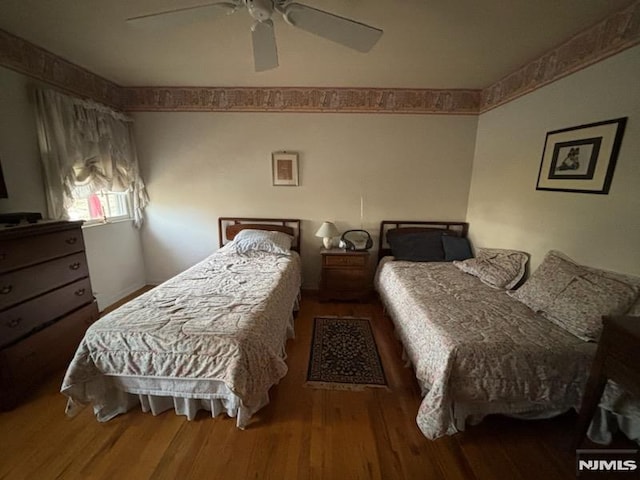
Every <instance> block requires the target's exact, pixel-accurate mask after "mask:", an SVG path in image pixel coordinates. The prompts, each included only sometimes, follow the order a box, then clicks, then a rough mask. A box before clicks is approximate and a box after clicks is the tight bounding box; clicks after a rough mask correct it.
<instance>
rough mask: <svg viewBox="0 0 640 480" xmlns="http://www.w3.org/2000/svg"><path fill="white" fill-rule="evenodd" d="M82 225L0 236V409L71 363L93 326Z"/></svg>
mask: <svg viewBox="0 0 640 480" xmlns="http://www.w3.org/2000/svg"><path fill="white" fill-rule="evenodd" d="M81 226H82V222H64V221H60V222H43V223H37V224H31V225H20V226H16V227H9V228H6V229H4V230H0V409H2V410H7V409H10V408H13V407H15V406H16V405H17V404H18V402H19V401H20V400H21V399H22V398H23V397H25V396H26V395H28V394H29V393H30V392H31V391H32V390H33V389H34V388H35V387H36V386H37V385H38V383H40V382H41V381H42V380H43V379H44V378H46V377H47V376H48V375H50V374H51V373H52V372H55V371H57V370H59V369H61V368H63V367H64V366H65V365H66V364H67V363H68V362H69V361H70V360H71V358H72V357H73V354H74V352H75V349H76V348H77V346H78V344H79V343H80V340H81V339H82V337H83V335H84V332H85V331H86V329H87V327H88V326H89V325H90V324H91V323H92V322H94V321H95V320H96V319H97V318H98V307H97V304H96V301H95V299H94V298H93V293H92V291H91V282H90V280H89V268H88V266H87V258H86V255H85V251H84V241H83V237H82V229H81Z"/></svg>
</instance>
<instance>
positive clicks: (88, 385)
mask: <svg viewBox="0 0 640 480" xmlns="http://www.w3.org/2000/svg"><path fill="white" fill-rule="evenodd" d="M300 283H301V273H300V258H299V256H298V254H297V253H295V252H292V253H291V255H290V256H285V255H276V254H272V253H263V252H251V253H249V254H246V255H238V254H236V253H235V251H234V249H233V246H232V245H227V247H224V248H222V249H220V250H218V251H217V252H216V253H214V254H213V255H211V256H210V257H208V258H207V259H205V260H203V261H202V262H200V263H198V264H197V265H195V266H194V267H192V268H190V269H188V270H187V271H185V272H183V273H181V274H179V275H177V276H176V277H174V278H172V279H171V280H168V281H167V282H165V283H163V284H162V285H160V286H158V287H156V288H154V289H153V290H151V291H149V292H147V293H146V294H144V295H142V296H140V297H138V298H136V299H135V300H133V301H131V302H129V303H127V304H125V305H123V306H122V307H120V308H119V309H117V310H115V311H113V312H111V313H110V314H108V315H106V316H105V317H103V318H101V319H100V320H98V321H97V322H96V323H94V324H93V325H92V326H91V327H90V328H89V329H88V330H87V332H86V334H85V337H84V339H83V340H82V342H81V344H80V346H79V347H78V350H77V352H76V354H75V357H74V359H73V360H72V362H71V364H70V366H69V368H68V370H67V373H66V375H65V378H64V381H63V384H62V388H61V391H62V393H63V394H65V395H66V396H67V397H68V398H69V406H70V407H71V408H70V410H74V407H76V406H77V405H78V404H87V403H93V404H94V410H95V412H96V415H97V416H98V419H99V420H108V419H109V418H111V417H113V416H114V415H115V414H117V413H121V412H120V411H115V412H114V407H113V405H111V404H112V403H113V399H114V398H115V397H117V396H118V395H120V396H121V391H126V392H131V393H135V394H148V395H153V396H155V397H157V396H159V397H176V398H182V399H185V398H186V399H189V398H191V399H216V398H224V399H225V401H226V403H229V402H231V403H233V402H234V401H236V400H239V402H237V403H240V405H239V406H238V405H232V406H228V405H225V406H226V407H227V408H226V411H227V412H228V413H229V412H236V410H237V409H238V408H240V409H242V410H243V411H242V412H241V413H242V420H241V419H240V413H239V414H238V416H239V418H238V426H240V427H243V426H244V424H245V423H246V421H248V418H249V417H250V416H251V415H252V414H253V413H255V412H256V411H257V410H258V409H259V408H261V407H262V406H263V405H264V404H265V402H266V399H268V395H267V392H268V390H269V389H270V387H271V386H273V385H274V384H276V383H278V381H279V380H280V379H281V378H282V377H284V375H285V374H286V372H287V365H286V363H285V343H286V339H287V338H288V337H290V336H293V317H292V310H293V308H294V305H295V303H296V301H297V298H298V295H299V290H300ZM114 389H118V390H119V391H115V390H114ZM141 401H142V400H141ZM142 402H143V404H144V401H142ZM124 403H126V401H125V400H122V402H121V404H124ZM143 406H144V405H143ZM118 408H120V409H124V407H122V405H120V406H119V407H118ZM177 408H178V407H177V406H176V409H177ZM116 410H117V409H116ZM212 411H213V409H212Z"/></svg>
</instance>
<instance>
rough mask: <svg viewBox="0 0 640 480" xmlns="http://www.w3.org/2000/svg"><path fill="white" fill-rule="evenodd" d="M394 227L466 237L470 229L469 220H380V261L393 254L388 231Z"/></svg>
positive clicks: (406, 231)
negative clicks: (436, 231) (388, 240)
mask: <svg viewBox="0 0 640 480" xmlns="http://www.w3.org/2000/svg"><path fill="white" fill-rule="evenodd" d="M394 228H401V229H402V231H403V232H405V233H412V232H424V231H430V230H444V231H446V232H447V234H448V235H455V236H456V237H466V236H467V232H468V231H469V224H468V223H467V222H433V221H425V222H422V221H418V220H383V221H382V222H380V237H379V238H378V261H380V259H381V258H382V257H386V256H387V255H391V248H389V243H387V232H388V231H389V230H392V229H394Z"/></svg>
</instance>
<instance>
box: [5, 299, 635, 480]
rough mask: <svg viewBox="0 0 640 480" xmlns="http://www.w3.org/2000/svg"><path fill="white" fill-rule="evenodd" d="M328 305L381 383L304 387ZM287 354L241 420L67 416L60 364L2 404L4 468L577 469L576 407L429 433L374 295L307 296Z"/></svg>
mask: <svg viewBox="0 0 640 480" xmlns="http://www.w3.org/2000/svg"><path fill="white" fill-rule="evenodd" d="M325 315H327V316H330V315H333V316H354V317H368V318H370V319H371V324H372V327H373V332H374V336H375V338H376V342H377V344H378V349H379V352H380V356H381V360H382V364H383V367H384V371H385V375H386V378H387V382H388V388H366V389H364V390H362V391H340V390H319V389H315V388H309V387H306V386H305V381H306V376H307V367H308V361H309V353H310V352H309V351H310V344H311V334H312V329H313V318H314V317H316V316H325ZM287 354H288V357H287V364H288V367H289V371H288V373H287V375H286V377H284V378H283V379H282V380H281V381H280V383H279V384H278V385H277V386H275V387H274V388H272V389H271V392H270V398H271V402H270V404H269V405H267V406H266V407H265V408H264V409H263V410H261V411H260V412H258V414H257V415H256V416H255V418H254V419H253V420H252V422H251V423H250V424H249V426H248V427H247V429H246V430H244V431H242V430H238V429H237V428H236V420H235V419H233V418H227V417H226V416H221V417H218V418H215V419H212V418H211V417H210V414H209V413H208V412H200V413H199V414H198V416H197V417H196V419H195V420H194V421H191V422H190V421H188V420H186V419H185V418H184V417H182V416H176V415H175V414H174V413H173V412H172V411H168V412H164V413H162V414H160V415H158V416H157V417H154V416H153V415H151V414H150V413H143V412H141V411H140V409H139V408H135V409H134V410H132V411H131V412H129V413H127V414H125V415H120V416H118V417H116V418H115V419H113V420H111V421H109V422H106V423H99V422H97V421H96V419H95V416H94V415H93V412H92V411H91V409H90V408H87V409H85V410H83V411H82V412H80V414H79V415H77V416H76V417H74V418H71V419H70V418H67V417H66V416H65V414H64V406H65V399H64V397H63V396H62V395H60V393H59V387H60V382H61V379H62V375H63V372H59V373H58V374H57V375H56V376H55V377H52V378H51V379H50V381H48V382H47V383H46V384H45V385H44V386H43V387H42V388H41V389H40V390H39V391H38V392H37V393H36V394H35V395H34V396H33V397H32V398H30V399H28V400H27V401H26V402H25V403H24V404H23V405H20V406H19V407H18V408H16V409H15V410H13V411H10V412H3V413H0V478H2V479H5V478H6V479H23V478H43V479H44V478H64V479H75V478H78V479H85V478H97V479H113V478H135V479H136V480H138V479H176V478H185V479H188V478H197V479H199V478H229V479H250V478H255V479H278V480H280V479H295V480H312V479H313V480H315V479H317V480H333V479H337V478H349V479H360V478H361V479H385V480H386V479H417V478H425V479H430V478H433V479H452V480H463V479H464V480H467V479H470V480H484V479H496V478H509V479H525V480H528V479H532V480H538V479H539V478H545V480H563V479H573V478H575V463H574V462H575V455H574V453H573V452H571V451H569V449H568V448H569V445H570V442H571V436H572V434H573V428H574V423H575V415H564V416H561V417H558V418H554V419H550V420H542V421H519V420H513V419H509V418H506V417H500V416H492V417H488V418H486V419H485V420H484V421H482V422H481V423H480V424H479V425H477V426H473V427H468V428H467V430H466V431H465V432H462V433H459V434H456V435H454V436H451V437H445V438H441V439H438V440H436V441H430V440H427V439H426V438H425V437H424V436H423V435H422V433H421V432H420V430H419V429H418V426H417V425H416V420H415V417H416V414H417V411H418V407H419V405H420V402H421V398H420V392H419V388H418V385H417V382H416V381H415V378H414V376H413V371H412V369H411V368H407V367H406V366H405V365H404V362H403V360H402V347H401V345H400V344H399V343H398V341H397V340H396V338H395V337H394V334H393V325H392V323H391V321H390V320H389V319H388V318H387V317H385V316H384V314H383V311H382V307H381V305H380V304H379V303H378V302H373V301H372V302H370V303H319V302H318V301H317V300H316V299H315V298H313V297H309V298H305V299H304V300H303V301H302V304H301V310H300V312H299V313H298V315H297V318H296V338H295V339H292V340H289V342H288V343H287ZM623 445H625V444H623ZM628 445H629V444H628V443H627V444H626V445H625V446H628ZM618 446H620V445H618Z"/></svg>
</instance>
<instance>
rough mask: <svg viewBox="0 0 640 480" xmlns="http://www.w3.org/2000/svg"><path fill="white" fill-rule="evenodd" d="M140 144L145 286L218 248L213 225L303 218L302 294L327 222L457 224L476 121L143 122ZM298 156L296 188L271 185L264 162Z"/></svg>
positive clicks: (258, 118)
mask: <svg viewBox="0 0 640 480" xmlns="http://www.w3.org/2000/svg"><path fill="white" fill-rule="evenodd" d="M135 120H136V124H135V125H136V141H137V145H138V151H139V156H140V161H141V166H142V171H143V175H144V178H145V181H146V183H147V187H148V190H149V195H150V197H151V203H150V205H149V207H148V209H147V219H146V223H145V226H144V227H143V250H144V255H145V264H146V267H147V280H148V281H149V282H152V283H158V282H161V281H163V280H166V279H167V278H169V277H171V276H172V275H174V274H176V273H178V272H180V271H181V270H184V269H185V268H186V267H188V266H190V265H192V264H194V263H195V262H197V261H198V260H200V259H202V258H204V257H205V256H206V255H208V254H209V253H211V252H212V251H213V250H215V249H216V248H217V243H218V239H217V218H218V217H219V216H257V217H273V216H276V217H289V218H300V219H302V220H303V221H304V222H303V226H302V228H303V245H302V252H303V269H304V284H305V286H306V287H308V288H314V287H316V286H317V283H318V276H319V255H318V250H319V248H320V246H321V243H322V241H321V239H319V238H316V237H314V234H315V231H316V230H317V229H318V227H319V225H320V223H321V222H322V221H324V220H333V221H335V222H336V224H337V226H338V229H339V230H340V231H344V230H347V229H349V228H360V196H362V197H363V199H364V222H363V227H364V228H365V229H367V230H369V231H370V233H372V234H376V233H377V229H378V226H379V222H380V220H383V219H440V220H462V219H464V218H465V215H466V208H467V196H468V189H469V181H470V175H471V161H472V157H473V151H474V143H475V132H476V126H477V118H476V117H471V116H434V115H432V116H426V115H422V116H412V115H359V114H341V115H340V114H285V113H282V114H267V113H255V114H252V113H239V114H238V113H140V114H136V116H135ZM279 150H291V151H296V152H299V154H300V186H299V187H274V186H272V185H271V163H270V162H271V152H274V151H279Z"/></svg>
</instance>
